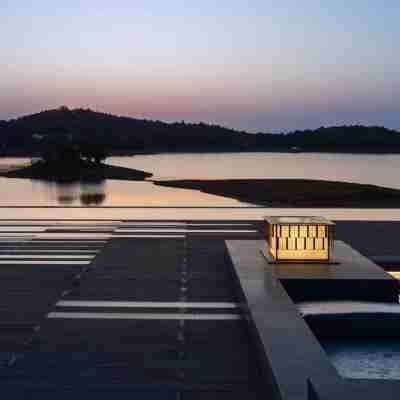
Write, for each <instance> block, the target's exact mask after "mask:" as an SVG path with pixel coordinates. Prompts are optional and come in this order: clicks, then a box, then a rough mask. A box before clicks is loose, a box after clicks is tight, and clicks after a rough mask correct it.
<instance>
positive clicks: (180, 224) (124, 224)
mask: <svg viewBox="0 0 400 400" xmlns="http://www.w3.org/2000/svg"><path fill="white" fill-rule="evenodd" d="M135 225H138V226H146V225H149V226H172V225H176V226H185V225H187V223H186V222H141V221H137V222H124V223H123V224H121V226H135Z"/></svg>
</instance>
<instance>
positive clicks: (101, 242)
mask: <svg viewBox="0 0 400 400" xmlns="http://www.w3.org/2000/svg"><path fill="white" fill-rule="evenodd" d="M41 243H47V244H57V243H68V244H70V245H71V246H72V245H76V246H79V245H80V244H81V243H85V244H94V245H100V244H104V243H107V240H61V239H60V240H46V239H34V240H32V241H30V244H41ZM79 247H82V246H79Z"/></svg>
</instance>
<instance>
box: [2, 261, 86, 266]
mask: <svg viewBox="0 0 400 400" xmlns="http://www.w3.org/2000/svg"><path fill="white" fill-rule="evenodd" d="M90 263H91V261H67V260H66V261H57V260H54V261H48V260H41V261H34V260H31V261H29V260H19V261H14V260H7V261H6V260H1V261H0V264H7V265H24V264H32V265H35V264H36V265H45V264H52V265H53V264H54V265H56V264H62V265H88V264H90Z"/></svg>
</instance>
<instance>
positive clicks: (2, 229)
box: [0, 225, 46, 235]
mask: <svg viewBox="0 0 400 400" xmlns="http://www.w3.org/2000/svg"><path fill="white" fill-rule="evenodd" d="M45 229H46V227H35V226H3V225H1V226H0V235H1V234H2V233H3V232H43V231H44V230H45Z"/></svg>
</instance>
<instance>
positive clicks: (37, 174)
mask: <svg viewBox="0 0 400 400" xmlns="http://www.w3.org/2000/svg"><path fill="white" fill-rule="evenodd" d="M106 157H107V155H106V152H105V150H104V149H103V148H100V147H99V146H96V145H86V146H79V145H74V144H63V145H60V144H58V145H55V146H51V147H50V148H48V149H47V150H46V151H45V152H43V154H42V155H41V157H40V158H38V159H37V160H36V161H32V163H31V165H28V166H25V167H22V168H20V169H17V170H12V171H6V172H3V173H0V176H3V177H7V178H25V179H38V180H45V181H55V182H76V181H81V182H100V181H103V180H105V179H118V180H129V181H143V180H145V179H147V178H150V177H151V176H152V175H153V174H151V173H149V172H145V171H139V170H136V169H132V168H124V167H118V166H113V165H108V164H105V163H104V160H105V159H106Z"/></svg>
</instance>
